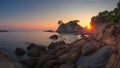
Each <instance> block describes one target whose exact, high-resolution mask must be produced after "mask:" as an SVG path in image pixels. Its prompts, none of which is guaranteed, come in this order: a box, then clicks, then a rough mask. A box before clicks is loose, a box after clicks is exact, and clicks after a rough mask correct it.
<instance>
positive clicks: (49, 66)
mask: <svg viewBox="0 0 120 68" xmlns="http://www.w3.org/2000/svg"><path fill="white" fill-rule="evenodd" d="M59 66H60V63H59V61H58V60H50V61H48V62H47V63H46V64H44V66H43V68H58V67H59Z"/></svg>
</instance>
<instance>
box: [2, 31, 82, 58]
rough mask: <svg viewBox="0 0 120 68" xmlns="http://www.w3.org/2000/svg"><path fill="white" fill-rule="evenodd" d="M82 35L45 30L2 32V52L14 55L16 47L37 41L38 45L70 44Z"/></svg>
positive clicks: (23, 46)
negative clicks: (55, 37)
mask: <svg viewBox="0 0 120 68" xmlns="http://www.w3.org/2000/svg"><path fill="white" fill-rule="evenodd" d="M52 35H58V36H59V38H58V39H57V40H55V39H50V36H52ZM80 38H81V37H80V35H76V34H73V33H56V32H43V31H12V32H0V52H2V53H4V54H6V55H8V56H11V57H14V56H15V54H14V52H15V49H16V48H17V47H20V48H23V49H26V47H27V46H28V43H36V44H38V45H43V46H46V47H47V46H49V44H50V43H52V42H57V41H65V42H66V43H67V44H70V43H72V42H74V41H76V40H78V39H80Z"/></svg>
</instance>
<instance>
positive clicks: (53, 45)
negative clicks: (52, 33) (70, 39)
mask: <svg viewBox="0 0 120 68" xmlns="http://www.w3.org/2000/svg"><path fill="white" fill-rule="evenodd" d="M64 45H65V42H64V41H59V42H54V43H53V42H52V43H51V44H50V45H49V46H48V49H56V48H57V47H61V46H64Z"/></svg>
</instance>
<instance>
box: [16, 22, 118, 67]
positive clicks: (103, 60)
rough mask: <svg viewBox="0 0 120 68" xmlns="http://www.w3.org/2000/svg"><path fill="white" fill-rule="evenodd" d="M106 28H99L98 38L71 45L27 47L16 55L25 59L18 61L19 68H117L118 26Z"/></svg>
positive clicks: (31, 45)
mask: <svg viewBox="0 0 120 68" xmlns="http://www.w3.org/2000/svg"><path fill="white" fill-rule="evenodd" d="M107 25H108V24H107ZM107 25H106V26H104V25H102V26H101V27H103V26H104V28H103V30H104V32H100V31H103V30H99V34H98V33H95V34H94V35H90V36H89V37H83V38H81V39H80V40H77V41H76V42H74V43H72V44H66V43H65V42H64V41H59V42H54V43H51V44H50V45H49V46H48V47H45V46H41V45H37V44H34V43H31V44H29V46H28V47H27V48H26V49H27V51H25V50H22V49H21V51H18V53H17V52H16V54H18V55H24V54H26V55H27V56H29V58H27V59H23V60H21V61H20V63H21V64H22V66H23V68H120V60H119V58H120V50H119V48H120V42H119V41H120V34H119V33H118V32H119V29H118V28H120V26H118V25H117V24H114V25H113V24H112V25H109V28H106V27H107ZM113 27H115V29H114V28H113ZM108 29H109V30H108ZM109 31H110V32H109ZM106 34H107V37H106ZM103 37H104V38H103ZM16 51H17V49H16ZM20 52H21V53H20Z"/></svg>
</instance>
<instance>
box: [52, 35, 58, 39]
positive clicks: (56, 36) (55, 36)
mask: <svg viewBox="0 0 120 68" xmlns="http://www.w3.org/2000/svg"><path fill="white" fill-rule="evenodd" d="M50 38H51V39H58V35H52V36H50Z"/></svg>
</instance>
